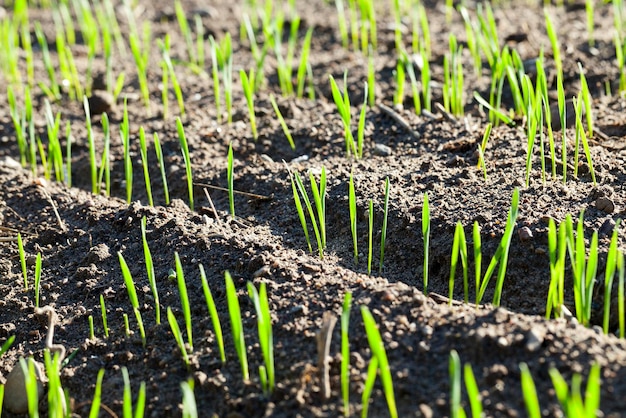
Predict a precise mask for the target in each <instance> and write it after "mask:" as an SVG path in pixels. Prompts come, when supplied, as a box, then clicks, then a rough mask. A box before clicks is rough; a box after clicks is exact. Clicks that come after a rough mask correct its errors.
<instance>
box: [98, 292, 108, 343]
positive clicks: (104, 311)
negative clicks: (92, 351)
mask: <svg viewBox="0 0 626 418" xmlns="http://www.w3.org/2000/svg"><path fill="white" fill-rule="evenodd" d="M100 315H101V316H102V328H104V338H109V326H108V324H107V308H106V306H105V304H104V296H103V295H100Z"/></svg>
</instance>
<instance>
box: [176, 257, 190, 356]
mask: <svg viewBox="0 0 626 418" xmlns="http://www.w3.org/2000/svg"><path fill="white" fill-rule="evenodd" d="M174 263H175V264H176V281H177V283H178V293H179V295H180V304H181V307H182V309H183V317H184V318H185V328H186V329H187V342H188V344H189V350H190V351H193V334H192V323H191V306H190V305H189V296H188V295H187V284H186V283H185V275H184V272H183V265H182V263H181V262H180V257H179V255H178V252H174Z"/></svg>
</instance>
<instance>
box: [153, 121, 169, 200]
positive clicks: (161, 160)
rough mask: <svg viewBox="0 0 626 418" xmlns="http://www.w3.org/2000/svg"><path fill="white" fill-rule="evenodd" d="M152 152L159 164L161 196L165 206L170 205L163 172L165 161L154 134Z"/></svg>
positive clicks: (158, 141)
mask: <svg viewBox="0 0 626 418" xmlns="http://www.w3.org/2000/svg"><path fill="white" fill-rule="evenodd" d="M154 152H155V153H156V157H157V160H158V162H159V170H161V181H162V182H163V194H164V196H165V204H166V205H169V204H170V191H169V188H168V186H167V174H166V172H165V161H164V158H163V151H162V149H161V141H160V140H159V135H158V134H157V133H156V132H155V133H154Z"/></svg>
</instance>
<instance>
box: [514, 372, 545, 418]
mask: <svg viewBox="0 0 626 418" xmlns="http://www.w3.org/2000/svg"><path fill="white" fill-rule="evenodd" d="M519 368H520V371H521V379H522V395H523V396H524V403H525V404H526V412H528V417H529V418H540V417H541V408H540V407H539V399H537V388H536V387H535V382H534V381H533V377H532V375H531V374H530V370H529V369H528V366H527V365H526V363H521V364H520V365H519Z"/></svg>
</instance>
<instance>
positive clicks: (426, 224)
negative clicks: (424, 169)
mask: <svg viewBox="0 0 626 418" xmlns="http://www.w3.org/2000/svg"><path fill="white" fill-rule="evenodd" d="M422 240H423V243H424V270H423V281H424V294H425V295H426V294H428V252H429V251H428V250H429V246H430V205H429V203H428V193H424V203H423V205H422Z"/></svg>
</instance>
